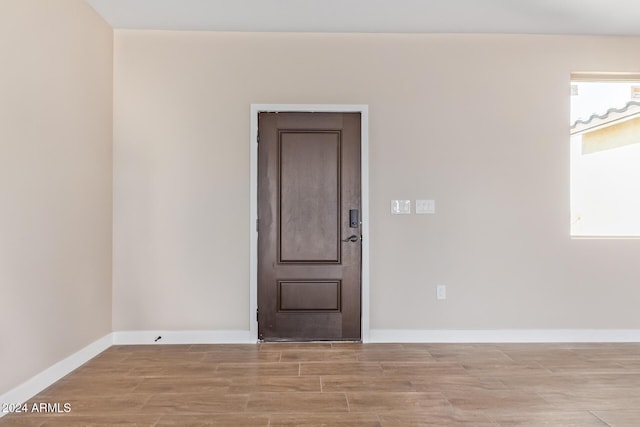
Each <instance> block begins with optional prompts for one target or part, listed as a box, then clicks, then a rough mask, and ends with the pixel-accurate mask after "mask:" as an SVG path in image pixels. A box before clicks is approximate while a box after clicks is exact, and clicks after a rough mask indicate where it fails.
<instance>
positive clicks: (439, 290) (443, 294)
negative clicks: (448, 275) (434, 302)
mask: <svg viewBox="0 0 640 427" xmlns="http://www.w3.org/2000/svg"><path fill="white" fill-rule="evenodd" d="M436 298H437V299H440V300H443V299H447V287H446V285H438V286H436Z"/></svg>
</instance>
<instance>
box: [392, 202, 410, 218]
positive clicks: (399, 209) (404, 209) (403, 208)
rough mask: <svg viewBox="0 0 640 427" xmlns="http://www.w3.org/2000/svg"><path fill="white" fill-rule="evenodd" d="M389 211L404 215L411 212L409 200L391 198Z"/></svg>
mask: <svg viewBox="0 0 640 427" xmlns="http://www.w3.org/2000/svg"><path fill="white" fill-rule="evenodd" d="M391 213H392V214H393V215H406V214H410V213H411V200H392V201H391Z"/></svg>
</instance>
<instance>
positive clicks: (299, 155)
mask: <svg viewBox="0 0 640 427" xmlns="http://www.w3.org/2000/svg"><path fill="white" fill-rule="evenodd" d="M279 142H280V150H279V152H280V194H279V196H280V212H279V214H280V215H279V216H280V233H279V235H278V237H279V247H280V258H279V261H280V263H288V262H314V263H315V262H329V263H339V262H340V239H339V236H340V229H339V227H340V134H339V133H337V132H304V133H301V132H287V131H281V132H280V135H279Z"/></svg>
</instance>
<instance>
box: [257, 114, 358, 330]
mask: <svg viewBox="0 0 640 427" xmlns="http://www.w3.org/2000/svg"><path fill="white" fill-rule="evenodd" d="M262 112H281V113H284V112H287V113H289V112H306V113H313V112H317V113H319V112H323V113H326V112H330V113H360V165H361V169H360V173H361V191H362V199H361V203H362V215H361V218H362V229H361V230H362V236H363V238H362V267H361V268H362V276H361V280H362V283H361V301H360V304H361V319H360V325H361V329H360V331H361V337H360V338H361V339H362V342H367V341H369V106H368V105H366V104H251V120H250V123H251V136H250V141H249V143H250V159H251V175H250V191H249V194H250V203H249V209H250V210H249V212H250V214H249V239H250V253H249V259H250V261H249V264H250V265H249V332H250V334H251V337H252V338H254V339H255V340H256V341H258V320H257V317H256V312H257V310H258V232H257V230H256V225H257V220H258V114H260V113H262Z"/></svg>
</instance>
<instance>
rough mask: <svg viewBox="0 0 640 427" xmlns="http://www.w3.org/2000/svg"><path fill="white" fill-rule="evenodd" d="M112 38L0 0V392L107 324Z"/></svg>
mask: <svg viewBox="0 0 640 427" xmlns="http://www.w3.org/2000/svg"><path fill="white" fill-rule="evenodd" d="M112 35H113V31H112V30H111V29H110V28H109V27H108V26H107V25H106V24H105V23H104V22H103V21H102V20H101V19H100V18H99V17H98V16H97V14H96V13H95V12H94V11H93V10H92V9H91V8H90V7H89V6H87V5H86V3H84V1H82V0H55V1H50V0H2V2H0V55H1V58H2V59H1V63H2V65H1V66H0V337H1V340H2V343H1V344H0V366H2V369H1V370H0V372H1V373H0V395H1V394H3V393H4V392H6V391H8V390H10V389H12V388H13V387H15V386H17V385H19V384H21V383H22V382H24V381H25V380H27V379H29V378H31V377H33V376H34V375H35V374H37V373H39V372H41V371H42V370H43V369H45V368H48V367H50V366H51V365H53V364H54V363H56V362H58V361H60V360H61V359H63V358H65V357H67V356H69V355H70V354H72V353H74V352H76V351H78V350H80V349H81V348H83V347H85V346H87V345H88V344H90V343H92V342H93V341H95V340H96V339H98V338H101V337H103V336H105V335H106V334H108V333H109V332H110V331H111V219H112V215H111V212H112V203H111V197H112V168H111V143H112V70H113V68H112V61H113V55H112V52H113V36H112Z"/></svg>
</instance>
